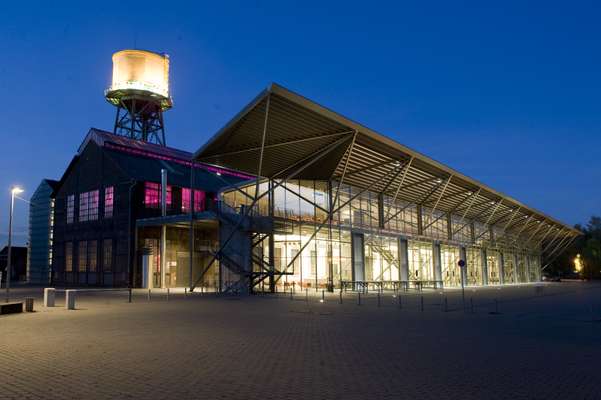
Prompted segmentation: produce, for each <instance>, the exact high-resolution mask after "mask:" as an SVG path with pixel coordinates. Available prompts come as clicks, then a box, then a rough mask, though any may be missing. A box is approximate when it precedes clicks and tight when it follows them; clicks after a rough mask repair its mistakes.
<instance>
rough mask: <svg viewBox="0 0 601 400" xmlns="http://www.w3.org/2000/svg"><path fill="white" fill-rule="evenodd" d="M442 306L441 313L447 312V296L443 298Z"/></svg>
mask: <svg viewBox="0 0 601 400" xmlns="http://www.w3.org/2000/svg"><path fill="white" fill-rule="evenodd" d="M442 304H443V308H442V311H444V312H448V311H449V301H448V299H447V296H445V297H444V300H443V302H442Z"/></svg>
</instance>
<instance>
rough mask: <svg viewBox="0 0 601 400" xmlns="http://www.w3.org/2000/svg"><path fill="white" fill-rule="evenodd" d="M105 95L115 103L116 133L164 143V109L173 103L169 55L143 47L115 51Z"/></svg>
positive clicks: (109, 100) (160, 143) (163, 144)
mask: <svg viewBox="0 0 601 400" xmlns="http://www.w3.org/2000/svg"><path fill="white" fill-rule="evenodd" d="M105 97H106V100H107V101H108V102H109V103H111V104H113V105H114V106H115V107H117V116H116V118H115V129H114V133H115V134H118V135H123V136H127V137H130V138H132V139H137V140H143V141H146V142H151V143H156V144H159V145H162V146H165V145H166V142H165V124H164V121H163V112H164V111H166V110H168V109H170V108H171V106H172V105H173V103H172V101H171V97H170V96H169V56H168V55H166V54H158V53H154V52H152V51H145V50H121V51H118V52H116V53H115V54H113V81H112V83H111V87H109V88H108V89H107V90H106V91H105Z"/></svg>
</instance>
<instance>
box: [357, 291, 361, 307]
mask: <svg viewBox="0 0 601 400" xmlns="http://www.w3.org/2000/svg"><path fill="white" fill-rule="evenodd" d="M357 305H358V306H360V305H361V291H359V292H357Z"/></svg>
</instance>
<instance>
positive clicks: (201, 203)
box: [182, 188, 205, 213]
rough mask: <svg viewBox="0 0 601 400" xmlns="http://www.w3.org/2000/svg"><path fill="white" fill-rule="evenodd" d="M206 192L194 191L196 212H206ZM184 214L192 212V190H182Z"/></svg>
mask: <svg viewBox="0 0 601 400" xmlns="http://www.w3.org/2000/svg"><path fill="white" fill-rule="evenodd" d="M204 207H205V192H203V191H202V190H194V212H199V211H204ZM182 212H184V213H188V212H190V188H182Z"/></svg>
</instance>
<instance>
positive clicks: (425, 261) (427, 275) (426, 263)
mask: <svg viewBox="0 0 601 400" xmlns="http://www.w3.org/2000/svg"><path fill="white" fill-rule="evenodd" d="M407 252H408V260H407V261H408V263H409V280H410V281H432V280H434V259H433V256H434V255H433V248H432V243H430V242H416V241H413V240H410V241H409V242H408V246H407Z"/></svg>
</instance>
